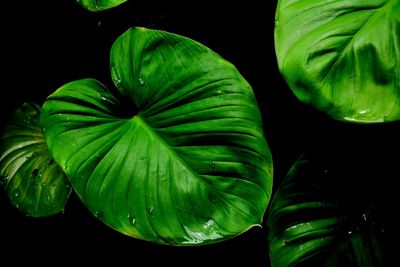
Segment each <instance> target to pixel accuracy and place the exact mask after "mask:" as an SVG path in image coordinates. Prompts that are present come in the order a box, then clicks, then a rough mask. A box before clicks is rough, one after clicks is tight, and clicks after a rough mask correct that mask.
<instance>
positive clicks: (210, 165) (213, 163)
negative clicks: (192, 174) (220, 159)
mask: <svg viewBox="0 0 400 267" xmlns="http://www.w3.org/2000/svg"><path fill="white" fill-rule="evenodd" d="M208 166H209V167H210V168H211V169H215V162H214V161H211V162H210V164H208Z"/></svg>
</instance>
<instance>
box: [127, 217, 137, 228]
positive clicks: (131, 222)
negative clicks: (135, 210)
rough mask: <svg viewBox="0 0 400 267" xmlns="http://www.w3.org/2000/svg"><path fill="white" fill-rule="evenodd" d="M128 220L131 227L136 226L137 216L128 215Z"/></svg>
mask: <svg viewBox="0 0 400 267" xmlns="http://www.w3.org/2000/svg"><path fill="white" fill-rule="evenodd" d="M128 220H129V224H130V225H132V226H135V224H136V218H135V216H133V215H131V214H129V215H128Z"/></svg>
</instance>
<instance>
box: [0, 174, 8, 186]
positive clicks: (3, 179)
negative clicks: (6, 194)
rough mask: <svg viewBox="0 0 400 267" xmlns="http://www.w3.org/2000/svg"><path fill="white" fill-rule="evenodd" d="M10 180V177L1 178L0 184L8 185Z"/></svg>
mask: <svg viewBox="0 0 400 267" xmlns="http://www.w3.org/2000/svg"><path fill="white" fill-rule="evenodd" d="M9 179H10V177H9V176H8V175H2V176H0V184H2V183H6V182H7V181H8V180H9Z"/></svg>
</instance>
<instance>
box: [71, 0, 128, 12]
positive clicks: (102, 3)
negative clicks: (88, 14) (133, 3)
mask: <svg viewBox="0 0 400 267" xmlns="http://www.w3.org/2000/svg"><path fill="white" fill-rule="evenodd" d="M75 1H76V2H77V3H78V4H79V5H81V6H82V7H84V8H86V9H87V10H90V11H92V12H97V11H103V10H105V9H110V8H113V7H116V6H119V5H120V4H123V3H125V2H126V1H128V0H75Z"/></svg>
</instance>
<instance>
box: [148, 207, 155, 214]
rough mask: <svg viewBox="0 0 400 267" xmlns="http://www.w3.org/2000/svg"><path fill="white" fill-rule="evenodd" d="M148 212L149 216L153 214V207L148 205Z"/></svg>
mask: <svg viewBox="0 0 400 267" xmlns="http://www.w3.org/2000/svg"><path fill="white" fill-rule="evenodd" d="M148 212H149V214H150V216H153V212H154V207H150V208H149V209H148Z"/></svg>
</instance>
